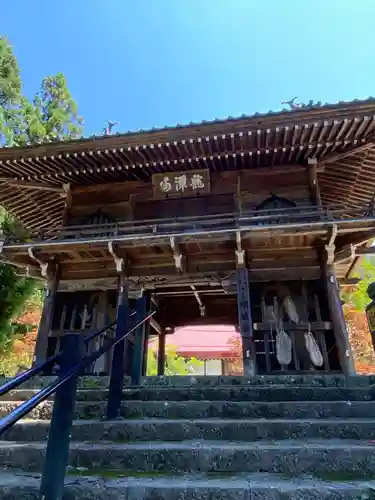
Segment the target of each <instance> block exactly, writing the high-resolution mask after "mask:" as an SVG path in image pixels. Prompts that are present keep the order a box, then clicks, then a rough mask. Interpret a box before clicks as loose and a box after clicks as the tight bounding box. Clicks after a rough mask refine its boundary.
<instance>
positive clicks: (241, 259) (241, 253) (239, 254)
mask: <svg viewBox="0 0 375 500" xmlns="http://www.w3.org/2000/svg"><path fill="white" fill-rule="evenodd" d="M236 243H237V249H236V251H235V252H236V264H237V267H244V266H245V250H244V249H243V248H242V241H241V231H237V232H236Z"/></svg>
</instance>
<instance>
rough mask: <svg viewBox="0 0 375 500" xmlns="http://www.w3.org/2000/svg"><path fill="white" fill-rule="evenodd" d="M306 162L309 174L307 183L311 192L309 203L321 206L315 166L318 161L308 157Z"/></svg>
mask: <svg viewBox="0 0 375 500" xmlns="http://www.w3.org/2000/svg"><path fill="white" fill-rule="evenodd" d="M307 162H308V167H307V168H308V175H309V184H310V194H311V203H312V204H313V205H316V206H318V207H321V206H322V199H321V197H320V189H319V183H318V174H317V166H318V162H317V160H316V158H309V159H308V160H307Z"/></svg>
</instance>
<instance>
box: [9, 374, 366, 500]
mask: <svg viewBox="0 0 375 500" xmlns="http://www.w3.org/2000/svg"><path fill="white" fill-rule="evenodd" d="M50 381H51V379H48V378H45V379H39V380H38V381H36V382H34V385H30V384H29V385H26V386H24V387H23V388H22V389H19V390H15V391H13V392H12V393H10V394H8V395H7V396H6V397H5V398H3V399H2V400H1V401H0V414H1V415H5V414H6V413H7V412H8V411H10V410H11V409H13V408H14V407H16V406H17V405H18V404H19V402H20V401H22V400H24V399H26V398H28V397H30V396H31V395H32V394H34V393H35V391H36V389H37V388H38V387H39V388H40V387H41V386H42V385H45V384H47V383H49V382H50ZM373 384H375V378H372V377H351V378H344V377H340V376H324V377H319V376H306V377H302V376H282V377H254V378H251V379H246V378H241V377H201V378H194V377H169V378H167V377H161V378H157V377H155V378H153V377H149V378H147V379H144V380H143V381H142V385H141V387H139V388H133V387H131V386H130V384H129V382H127V384H125V386H124V393H123V403H122V407H121V416H122V418H121V419H119V420H116V421H111V422H108V421H104V420H102V416H103V414H104V412H105V407H106V397H107V385H108V379H106V378H83V379H81V380H80V390H79V393H78V401H77V420H76V421H75V424H74V427H73V430H72V443H71V452H70V465H69V470H68V475H67V478H66V488H65V489H66V492H65V496H64V499H65V500H73V499H74V500H84V499H85V500H86V499H90V500H95V499H103V500H120V499H121V500H141V499H142V500H159V499H160V500H161V499H163V500H164V499H165V500H182V499H184V500H191V499H202V500H206V499H207V500H208V499H210V500H211V499H212V500H214V499H215V500H224V499H225V500H231V499H233V500H234V499H235V500H245V499H246V500H252V499H254V500H271V499H272V500H281V499H282V500H286V499H294V500H297V499H299V500H302V499H303V500H308V499H324V500H326V499H327V500H328V499H332V500H333V499H335V500H338V499H357V500H366V499H375V401H374V398H373V394H374V388H375V386H373ZM373 387H374V388H373ZM51 409H52V402H50V401H47V402H45V403H43V404H41V405H40V406H39V407H38V408H36V409H35V410H34V411H33V412H32V414H30V415H29V419H27V420H23V421H21V422H19V423H18V424H17V425H15V426H14V427H13V428H12V429H10V430H9V431H7V433H6V434H5V435H4V436H3V440H2V441H0V468H1V470H3V471H4V472H2V473H0V498H1V500H15V499H22V500H37V499H38V488H39V475H38V473H39V472H40V471H41V468H42V465H43V453H44V449H45V445H46V437H47V432H48V424H49V422H48V419H49V418H50V416H51Z"/></svg>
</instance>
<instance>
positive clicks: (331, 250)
mask: <svg viewBox="0 0 375 500" xmlns="http://www.w3.org/2000/svg"><path fill="white" fill-rule="evenodd" d="M337 232H338V231H337V224H333V226H332V229H331V234H330V237H329V240H328V244H327V245H325V251H326V263H327V264H328V265H332V264H333V263H334V261H335V250H336V245H335V240H336V236H337Z"/></svg>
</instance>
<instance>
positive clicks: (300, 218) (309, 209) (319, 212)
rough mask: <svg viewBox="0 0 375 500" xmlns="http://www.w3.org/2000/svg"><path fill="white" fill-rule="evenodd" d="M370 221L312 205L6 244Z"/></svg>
mask: <svg viewBox="0 0 375 500" xmlns="http://www.w3.org/2000/svg"><path fill="white" fill-rule="evenodd" d="M365 219H372V220H373V221H374V222H375V213H374V211H372V210H369V208H368V206H364V207H358V208H357V207H355V208H350V207H349V208H342V207H341V208H335V209H331V210H327V209H324V208H320V207H314V206H311V205H309V206H299V207H292V208H281V209H267V210H257V211H249V212H241V213H238V212H237V213H225V214H215V215H200V216H193V217H177V216H176V217H169V218H160V219H147V220H131V221H120V222H116V223H106V224H91V225H71V226H65V227H55V228H51V229H47V230H43V231H30V232H29V233H28V234H27V237H24V236H23V237H22V238H20V237H19V236H17V235H16V234H7V235H5V238H4V244H5V245H12V244H22V243H37V242H45V243H47V242H54V243H56V242H58V241H67V240H68V241H69V240H74V241H76V242H79V241H80V240H81V241H83V240H97V239H106V238H113V239H117V238H118V239H121V238H124V237H128V238H135V239H137V237H147V236H155V235H170V236H173V235H175V234H183V233H187V234H192V235H193V234H198V233H200V234H201V233H205V232H207V233H210V232H218V231H219V232H226V231H236V230H251V229H254V230H261V228H263V227H264V228H272V227H275V228H277V227H279V226H280V225H285V226H288V225H290V226H292V225H301V226H303V225H307V226H308V225H310V224H312V225H317V224H318V225H319V224H320V223H322V224H324V223H325V222H331V223H332V222H349V221H359V222H360V221H362V220H365Z"/></svg>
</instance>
